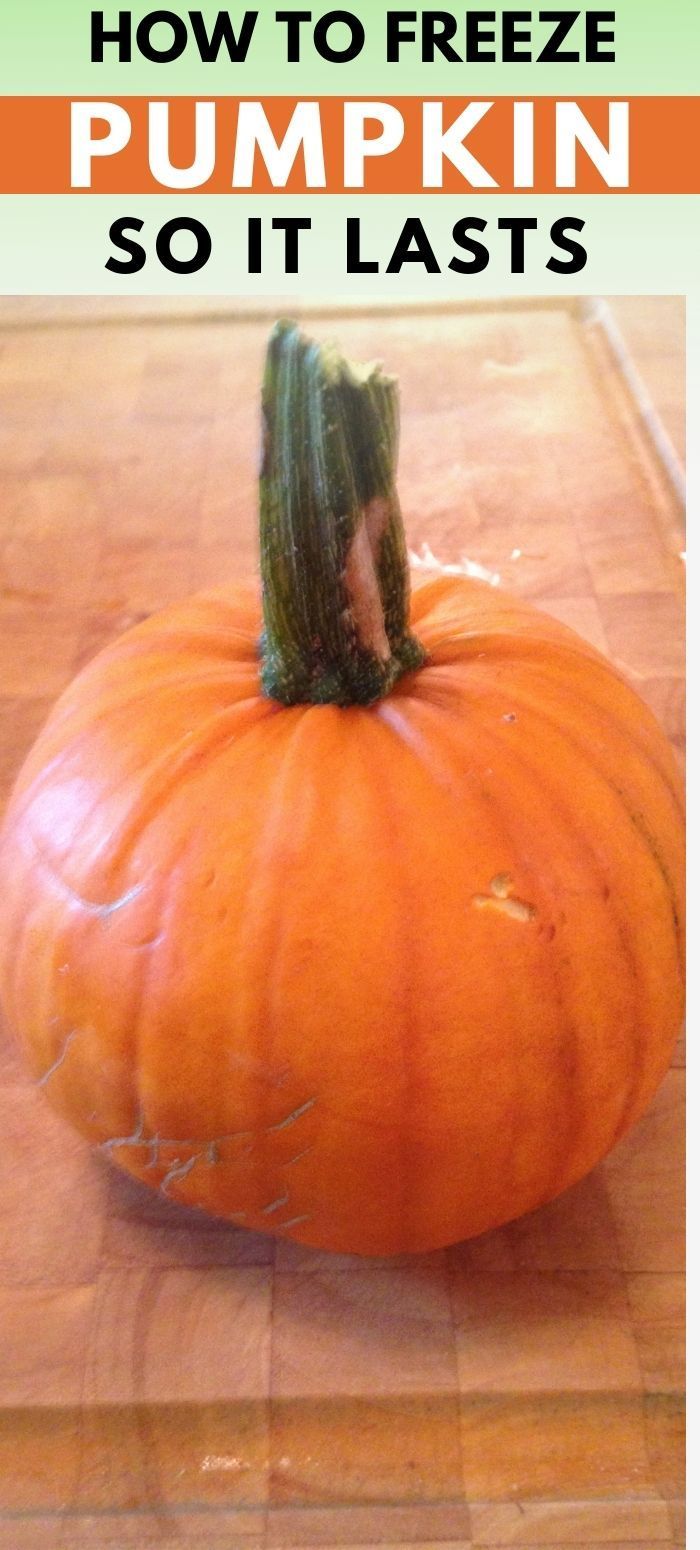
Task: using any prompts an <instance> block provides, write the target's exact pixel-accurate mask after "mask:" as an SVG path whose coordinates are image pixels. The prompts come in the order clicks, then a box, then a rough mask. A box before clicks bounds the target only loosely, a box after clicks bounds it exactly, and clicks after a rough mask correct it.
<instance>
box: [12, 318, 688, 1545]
mask: <svg viewBox="0 0 700 1550" xmlns="http://www.w3.org/2000/svg"><path fill="white" fill-rule="evenodd" d="M618 321H619V324H620V327H621V328H622V330H623V333H624V334H625V338H626V340H627V341H628V343H629V345H630V349H631V350H632V351H633V353H634V354H635V359H636V364H637V367H638V369H639V371H640V373H641V375H642V377H643V379H644V382H645V384H646V389H647V391H648V392H649V394H650V395H651V398H652V399H653V401H654V403H655V405H656V408H657V409H658V412H659V414H660V415H661V417H662V419H663V421H664V424H665V426H666V430H667V433H668V436H669V438H670V439H671V441H672V442H673V444H674V446H675V448H676V449H677V450H678V451H679V452H680V451H681V449H682V433H683V413H684V410H683V368H682V340H683V321H682V303H680V302H676V301H674V300H670V301H669V300H668V299H663V298H661V299H658V300H652V299H648V300H646V301H641V302H636V303H630V302H627V303H625V304H624V306H623V308H622V309H621V310H620V313H619V314H618ZM3 323H4V326H3V329H2V332H1V333H0V560H1V572H0V780H1V781H2V788H3V789H2V795H3V797H4V795H5V794H6V792H7V790H8V789H9V784H10V782H11V780H12V778H13V776H14V774H15V772H16V771H17V769H18V766H19V764H20V762H21V759H22V757H23V755H24V753H25V751H26V750H27V748H28V746H29V744H30V742H31V741H32V739H33V737H34V735H35V733H36V731H37V730H38V728H39V725H40V723H41V722H42V720H43V718H44V717H45V715H46V713H47V711H48V709H49V707H50V706H51V704H52V702H53V700H54V698H55V696H56V695H57V694H58V693H59V691H60V690H61V688H62V687H63V686H64V685H65V683H66V682H67V681H68V679H69V678H70V676H71V675H72V674H73V673H74V672H75V670H76V669H77V668H78V667H79V666H80V664H81V663H83V662H85V661H86V660H87V659H88V658H89V657H90V656H92V655H93V653H94V652H96V651H97V650H98V649H99V647H100V646H102V645H103V644H104V643H105V642H106V641H107V640H109V639H111V638H112V637H114V636H115V635H116V634H117V633H118V632H120V631H122V630H124V629H125V628H126V627H127V626H128V625H129V624H131V623H132V622H134V621H135V620H137V619H139V618H141V617H143V615H145V614H147V613H149V612H151V611H152V610H154V609H156V608H158V607H159V606H160V605H162V604H164V603H166V602H169V601H171V600H172V599H175V598H180V597H183V596H184V595H186V594H187V593H188V592H190V591H191V590H192V589H194V588H196V587H198V586H202V585H205V584H208V583H212V582H219V581H220V580H222V579H224V578H225V577H226V576H228V575H230V574H234V573H236V572H240V571H248V570H251V569H252V568H253V567H254V565H255V547H256V540H255V503H256V462H257V448H258V425H257V414H258V390H259V380H260V371H261V364H262V358H263V351H264V345H265V339H266V334H267V324H266V323H265V321H264V320H255V319H252V320H249V321H246V320H245V319H242V318H240V317H238V318H234V317H231V318H228V317H227V316H226V309H225V305H224V304H223V303H222V304H221V305H220V307H219V309H218V313H217V315H216V316H210V317H198V316H196V315H192V314H191V315H189V316H187V315H186V316H184V317H180V318H177V317H176V318H169V317H168V316H167V315H165V314H163V313H160V314H159V315H158V316H157V317H156V318H155V319H153V320H151V321H149V320H148V319H147V318H141V319H138V318H129V317H127V318H125V319H122V320H118V319H115V320H113V321H105V320H104V319H103V318H101V317H100V315H99V312H96V311H95V309H94V308H93V307H91V304H90V301H89V299H88V300H86V301H85V302H84V303H83V304H82V310H81V306H80V305H79V304H77V303H76V302H73V303H72V313H71V317H70V318H66V319H65V320H62V319H61V317H60V315H59V316H58V318H56V317H54V320H53V321H42V318H41V316H40V315H39V316H37V314H36V312H35V313H34V314H33V315H32V316H30V317H28V316H27V314H26V309H25V311H24V312H23V311H22V307H21V306H19V307H18V313H17V316H13V314H12V304H11V302H9V301H5V303H4V307H3ZM315 326H316V327H317V328H318V329H319V331H322V332H328V331H331V332H332V333H333V334H334V335H335V336H336V337H338V338H339V339H340V341H341V342H342V344H343V345H344V346H345V347H346V348H347V349H348V350H349V351H350V352H351V353H352V354H353V355H354V356H355V357H358V358H360V359H362V358H367V357H374V356H377V355H380V356H382V357H383V358H384V360H385V362H386V365H387V367H388V368H390V369H391V370H393V371H396V372H398V374H399V375H400V378H401V383H402V399H403V444H402V445H403V450H402V460H401V490H402V496H403V504H404V511H405V516H406V523H407V529H408V535H409V543H410V546H411V549H412V551H413V552H414V554H415V556H416V557H417V559H418V561H419V562H420V563H421V564H422V565H424V566H425V565H430V564H432V563H433V559H436V560H437V561H439V562H440V563H441V564H451V565H461V564H466V563H468V562H469V563H473V564H477V565H478V566H480V567H482V568H483V570H484V571H486V572H488V573H489V575H490V576H492V577H493V579H494V582H495V581H496V578H498V582H500V584H501V585H503V586H504V587H508V588H510V589H512V590H514V591H516V592H518V593H522V594H524V595H527V596H528V597H531V598H533V599H535V600H536V601H537V602H539V603H541V604H542V605H543V606H545V607H546V608H548V609H549V610H550V611H551V612H552V613H554V614H556V615H557V616H558V617H560V618H561V619H563V620H565V621H566V622H567V623H570V624H572V625H573V626H574V627H575V628H576V629H578V630H579V631H580V632H581V633H582V634H583V635H585V636H586V637H588V638H589V639H590V640H592V641H593V642H595V644H596V645H598V646H600V647H601V648H602V650H604V651H605V652H607V653H608V654H609V655H610V656H611V657H613V658H614V660H615V661H616V662H617V663H618V664H619V665H620V666H621V667H622V668H623V669H624V671H625V672H626V673H627V674H628V676H629V677H630V679H631V680H632V682H633V683H634V684H635V685H636V687H637V688H638V690H639V691H640V693H641V694H642V695H643V696H644V697H645V698H646V699H647V700H648V702H649V703H650V705H651V706H652V707H653V709H654V710H655V711H656V713H657V715H658V716H659V718H660V720H661V721H662V723H663V724H664V726H665V727H666V730H667V731H668V733H669V736H670V737H671V739H672V740H673V741H674V743H675V744H676V746H677V747H678V748H679V751H680V748H681V743H682V735H683V698H682V694H683V676H682V675H683V656H682V626H681V590H682V571H683V565H682V560H681V558H680V552H681V551H682V549H683V539H682V534H681V526H680V521H681V514H680V511H679V509H678V503H677V498H676V497H675V496H674V494H673V492H672V489H671V487H670V485H669V482H668V479H667V477H666V475H665V473H664V470H663V468H662V467H661V464H660V462H659V459H658V458H657V456H656V455H655V452H654V446H653V440H652V439H650V437H649V434H648V427H647V428H645V426H644V423H643V420H642V418H641V416H640V412H639V406H638V405H637V404H636V403H635V401H634V398H633V396H631V395H630V392H629V390H628V388H627V387H626V386H625V384H624V382H623V381H622V379H621V375H620V371H619V366H618V364H617V363H616V361H615V359H614V356H613V354H612V353H611V351H610V349H609V347H608V344H607V343H606V339H605V337H604V335H603V334H602V333H601V330H600V327H599V326H595V325H592V324H590V325H588V326H587V325H586V324H585V321H584V319H583V316H582V314H581V312H580V311H579V310H577V308H576V307H575V306H574V305H569V304H566V305H562V306H548V307H547V306H535V305H533V306H528V305H526V304H523V305H522V306H520V307H519V308H514V307H508V308H499V307H498V306H496V305H494V306H492V307H482V308H479V309H474V310H472V311H464V312H456V311H454V310H450V311H449V312H445V313H442V312H435V313H434V314H430V313H427V312H424V311H423V312H420V311H413V312H407V313H405V314H401V313H394V314H391V313H387V315H385V316H376V317H373V318H370V317H364V316H362V314H360V313H356V314H355V315H350V316H345V317H339V318H337V319H334V320H332V321H331V320H329V319H327V318H326V319H323V321H319V323H318V324H317V325H315ZM683 1091H684V1071H683V1052H682V1046H681V1045H679V1049H678V1054H677V1057H676V1061H675V1063H674V1067H673V1068H672V1069H671V1071H670V1072H669V1073H668V1076H667V1077H666V1079H665V1081H664V1083H663V1085H662V1087H661V1089H660V1091H659V1093H658V1095H657V1097H656V1099H655V1101H654V1103H653V1105H652V1108H651V1110H650V1112H649V1113H648V1115H647V1116H646V1118H645V1119H644V1120H643V1121H642V1122H641V1123H640V1124H639V1125H638V1126H637V1127H636V1129H635V1130H634V1132H633V1133H632V1134H631V1135H630V1136H628V1137H627V1138H626V1139H625V1140H624V1141H623V1142H622V1143H621V1144H620V1145H619V1146H618V1147H617V1149H616V1150H615V1151H614V1152H613V1153H612V1155H611V1156H610V1157H609V1158H608V1159H607V1160H606V1161H605V1162H604V1163H603V1164H602V1165H601V1166H600V1167H599V1168H598V1169H597V1170H596V1171H595V1173H594V1174H593V1175H592V1176H591V1177H590V1178H589V1179H587V1180H586V1181H585V1182H584V1183H583V1184H581V1185H579V1186H578V1187H577V1188H575V1189H573V1190H571V1191H569V1193H568V1194H566V1195H565V1196H563V1197H562V1198H561V1199H559V1200H558V1201H556V1202H554V1204H552V1205H550V1206H548V1207H546V1208H545V1209H543V1210H540V1211H538V1212H536V1213H534V1214H533V1215H531V1216H529V1217H526V1218H524V1219H523V1220H521V1221H519V1222H517V1223H515V1224H513V1225H512V1226H510V1227H507V1228H504V1229H502V1230H501V1231H498V1232H495V1233H492V1234H489V1235H488V1236H486V1237H484V1238H481V1239H478V1240H475V1241H473V1242H471V1243H466V1244H462V1245H459V1246H457V1247H456V1248H454V1249H451V1250H449V1251H448V1252H445V1253H436V1254H430V1255H427V1256H424V1257H422V1258H416V1259H408V1258H407V1259H398V1260H373V1261H360V1260H353V1259H352V1258H339V1257H332V1256H329V1255H324V1254H321V1253H315V1252H313V1251H310V1250H307V1249H302V1248H300V1247H298V1246H295V1245H293V1244H286V1243H281V1242H278V1243H277V1244H273V1243H272V1242H271V1241H269V1240H267V1239H265V1238H263V1237H257V1236H255V1235H253V1234H250V1233H246V1232H243V1231H239V1230H236V1229H235V1228H232V1227H230V1226H228V1225H220V1224H217V1223H216V1222H215V1221H212V1220H209V1219H207V1218H205V1217H204V1216H200V1215H198V1214H196V1213H189V1212H187V1211H185V1210H183V1209H179V1208H177V1207H176V1206H175V1205H174V1204H172V1203H169V1202H168V1201H167V1200H166V1199H164V1198H162V1197H159V1196H157V1195H151V1194H150V1193H147V1192H145V1191H143V1190H142V1189H141V1188H140V1187H138V1186H136V1185H135V1184H133V1183H132V1182H130V1181H129V1180H128V1179H126V1178H125V1177H122V1176H120V1175H119V1174H118V1173H117V1172H116V1171H115V1170H113V1169H111V1168H110V1166H109V1164H108V1163H107V1162H105V1161H104V1160H100V1159H98V1158H96V1157H95V1156H94V1155H92V1154H91V1153H90V1151H89V1149H88V1147H87V1145H86V1144H85V1143H84V1142H83V1141H82V1140H80V1139H79V1138H77V1137H75V1136H73V1135H72V1134H71V1133H70V1132H69V1131H68V1130H67V1129H66V1127H65V1125H64V1124H63V1123H62V1122H61V1121H60V1120H59V1119H57V1118H56V1117H54V1115H53V1114H52V1112H51V1111H50V1109H49V1108H48V1106H47V1105H46V1103H45V1101H44V1099H43V1097H42V1095H41V1093H39V1092H37V1091H35V1090H34V1088H33V1087H32V1086H31V1084H30V1083H29V1081H28V1078H27V1076H26V1074H25V1071H24V1069H23V1067H22V1065H21V1063H20V1061H19V1059H18V1057H17V1056H16V1054H15V1052H14V1049H13V1048H12V1046H11V1044H10V1042H9V1041H5V1042H4V1043H3V1044H2V1048H1V1055H0V1102H1V1103H2V1111H3V1112H2V1138H3V1144H2V1148H1V1149H0V1482H1V1483H0V1545H1V1546H3V1547H7V1550H29V1547H32V1550H34V1547H44V1546H51V1547H54V1546H55V1547H57V1550H73V1547H75V1550H78V1547H83V1546H96V1547H100V1546H111V1547H113V1550H117V1547H118V1550H122V1547H124V1550H134V1547H144V1550H145V1547H146V1546H148V1547H151V1546H154V1547H155V1546H158V1547H159V1550H170V1547H171V1546H172V1547H175V1546H184V1545H188V1546H202V1547H207V1550H224V1547H227V1546H238V1545H249V1546H251V1547H256V1550H257V1547H260V1546H263V1545H264V1546H269V1547H271V1550H272V1547H283V1546H304V1545H309V1546H310V1545H335V1544H344V1545H370V1544H378V1543H385V1542H391V1543H393V1544H397V1545H401V1544H409V1543H410V1544H413V1545H416V1544H424V1545H428V1544H435V1543H436V1542H444V1541H448V1542H452V1543H458V1544H460V1545H464V1546H468V1545H469V1546H474V1547H477V1546H478V1547H483V1550H487V1547H489V1550H493V1547H496V1546H528V1547H530V1550H534V1547H544V1546H547V1547H550V1550H551V1547H569V1546H579V1547H581V1546H585V1547H586V1550H596V1547H598V1546H601V1547H602V1546H603V1545H606V1546H609V1545H613V1544H614V1545H616V1546H617V1547H618V1550H625V1547H627V1550H630V1547H632V1546H637V1547H645V1550H658V1547H661V1546H669V1545H672V1544H674V1545H681V1544H683V1542H684V1540H683V1527H682V1509H681V1504H680V1498H681V1495H682V1451H681V1426H682V1386H683V1376H682V1350H683V1347H682V1291H683V1277H682V1270H683V1239H682V1226H683V1221H682V1199H681V1191H682V1168H681V1144H682V1120H681V1113H682V1102H683Z"/></svg>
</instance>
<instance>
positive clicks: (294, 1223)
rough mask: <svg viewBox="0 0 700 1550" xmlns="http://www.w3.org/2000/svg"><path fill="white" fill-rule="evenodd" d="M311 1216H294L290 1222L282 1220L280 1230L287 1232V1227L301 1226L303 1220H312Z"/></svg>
mask: <svg viewBox="0 0 700 1550" xmlns="http://www.w3.org/2000/svg"><path fill="white" fill-rule="evenodd" d="M310 1221H311V1217H310V1216H308V1215H307V1216H293V1217H291V1219H290V1220H289V1221H288V1222H280V1225H279V1231H280V1232H286V1231H287V1228H291V1227H301V1224H302V1222H310Z"/></svg>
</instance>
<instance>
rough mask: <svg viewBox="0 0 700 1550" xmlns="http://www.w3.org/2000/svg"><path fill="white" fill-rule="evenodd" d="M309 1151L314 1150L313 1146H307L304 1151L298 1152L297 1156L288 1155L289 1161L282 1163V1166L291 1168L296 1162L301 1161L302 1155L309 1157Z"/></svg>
mask: <svg viewBox="0 0 700 1550" xmlns="http://www.w3.org/2000/svg"><path fill="white" fill-rule="evenodd" d="M309 1152H313V1147H312V1146H305V1147H304V1150H303V1152H297V1155H296V1157H288V1158H287V1161H286V1162H285V1163H282V1167H283V1168H291V1167H292V1166H293V1164H294V1163H298V1162H301V1160H302V1157H308V1155H309Z"/></svg>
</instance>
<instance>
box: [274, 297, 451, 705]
mask: <svg viewBox="0 0 700 1550" xmlns="http://www.w3.org/2000/svg"><path fill="white" fill-rule="evenodd" d="M398 429H399V413H398V386H397V383H396V380H395V378H393V377H387V376H385V375H384V374H383V372H382V370H381V368H380V367H379V366H377V365H370V366H354V365H351V364H350V363H349V362H348V361H346V360H344V359H343V356H342V355H341V354H340V352H339V351H338V350H337V349H336V347H335V346H334V345H317V344H314V343H313V342H312V341H310V340H308V339H305V338H304V336H303V335H302V334H301V333H300V331H299V329H298V328H297V326H296V324H294V323H289V322H282V323H278V324H277V326H276V327H275V329H274V331H273V334H272V337H271V339H270V344H269V348H268V354H267V362H266V366H265V377H264V383H263V437H264V441H263V460H262V471H261V475H260V558H261V571H262V591H263V618H264V634H263V639H262V685H263V690H264V692H265V694H267V695H269V697H270V698H271V699H275V700H280V701H281V702H282V704H283V705H295V704H298V703H300V702H303V701H312V702H314V703H316V704H336V705H369V704H371V703H372V701H373V700H377V699H380V698H381V696H382V695H385V694H388V692H389V690H390V689H391V687H392V685H393V684H394V683H396V680H397V678H399V677H400V676H401V674H402V673H406V672H409V671H411V670H413V669H415V668H418V667H420V666H421V664H422V662H423V660H424V652H423V648H422V647H421V646H420V644H419V643H418V641H417V640H416V639H415V637H414V636H413V635H411V633H410V631H409V628H408V606H409V597H410V588H409V577H408V557H407V553H406V539H405V534H404V530H403V522H402V519H401V509H400V506H399V500H398V495H397V493H396V463H397V455H398Z"/></svg>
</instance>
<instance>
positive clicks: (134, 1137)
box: [99, 1113, 147, 1152]
mask: <svg viewBox="0 0 700 1550" xmlns="http://www.w3.org/2000/svg"><path fill="white" fill-rule="evenodd" d="M143 1127H144V1116H143V1113H141V1114H140V1115H139V1117H138V1120H137V1122H136V1127H135V1129H134V1131H133V1132H132V1134H131V1135H130V1136H112V1137H111V1138H110V1139H109V1140H108V1141H100V1142H99V1150H100V1151H101V1152H113V1151H114V1150H115V1148H116V1147H118V1146H143V1145H144V1143H146V1140H147V1138H146V1137H145V1136H144V1133H143Z"/></svg>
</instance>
